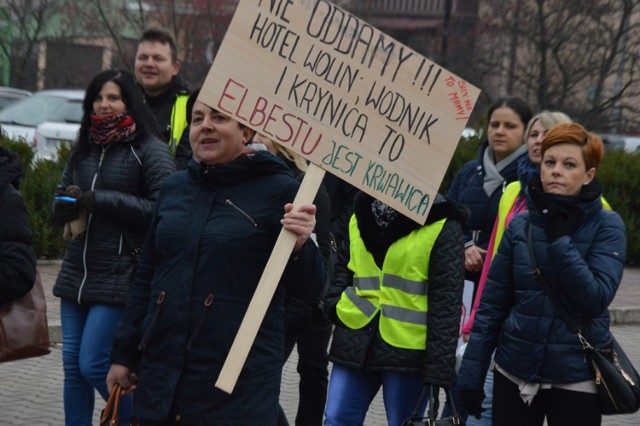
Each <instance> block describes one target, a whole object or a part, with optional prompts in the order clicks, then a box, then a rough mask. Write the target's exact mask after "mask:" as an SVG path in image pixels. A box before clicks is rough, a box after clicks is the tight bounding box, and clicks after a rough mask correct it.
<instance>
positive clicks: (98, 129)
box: [89, 111, 136, 145]
mask: <svg viewBox="0 0 640 426" xmlns="http://www.w3.org/2000/svg"><path fill="white" fill-rule="evenodd" d="M89 118H90V119H91V127H90V128H89V132H90V134H91V139H92V140H93V141H94V142H95V143H96V144H98V145H111V144H112V143H114V142H117V141H119V140H121V139H123V138H126V137H127V136H129V135H131V134H133V133H134V132H135V131H136V122H135V121H133V117H131V116H130V115H129V114H127V113H126V111H125V112H121V113H119V114H111V115H96V114H91V116H90V117H89Z"/></svg>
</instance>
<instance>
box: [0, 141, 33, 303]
mask: <svg viewBox="0 0 640 426" xmlns="http://www.w3.org/2000/svg"><path fill="white" fill-rule="evenodd" d="M21 176H22V163H21V162H20V157H19V156H18V154H16V153H15V152H13V151H11V150H9V149H7V148H4V147H0V305H2V304H3V303H6V302H9V301H12V300H15V299H18V298H19V297H21V296H23V295H25V294H26V293H27V292H28V291H29V290H31V288H32V287H33V282H34V281H35V276H36V254H35V251H34V250H33V247H32V245H31V227H30V226H29V217H28V215H27V209H26V205H25V202H24V199H23V198H22V196H21V195H20V193H19V192H18V188H19V182H20V177H21Z"/></svg>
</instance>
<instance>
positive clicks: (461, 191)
mask: <svg viewBox="0 0 640 426" xmlns="http://www.w3.org/2000/svg"><path fill="white" fill-rule="evenodd" d="M488 147H489V143H488V142H487V141H485V142H484V144H483V145H482V148H481V149H480V153H479V154H478V158H477V159H475V160H472V161H469V162H467V163H465V165H464V166H462V169H460V171H459V172H458V173H457V174H456V176H455V177H454V179H453V182H452V183H451V187H450V188H449V191H447V199H449V200H452V201H455V202H456V203H460V204H462V205H465V206H467V207H468V208H469V210H470V211H471V217H470V218H469V220H468V221H467V223H466V224H465V225H464V226H463V228H462V230H463V233H464V239H465V242H470V241H473V242H474V243H475V245H477V246H478V247H481V248H483V249H486V248H487V245H488V244H489V238H490V237H491V231H492V230H493V224H494V222H495V220H496V216H497V215H498V204H499V203H500V197H501V196H502V193H503V192H504V189H505V187H506V186H507V185H508V184H509V183H511V182H514V181H516V180H518V162H519V159H520V158H522V156H526V155H527V152H526V150H525V151H524V153H523V154H522V155H521V156H520V157H518V158H517V159H515V160H514V161H512V162H511V163H510V164H508V165H507V166H506V167H505V168H504V169H502V170H501V171H500V175H501V176H502V178H503V179H504V182H503V184H502V185H501V186H499V187H498V188H497V189H496V190H495V191H493V193H492V194H491V195H490V196H488V195H487V193H486V192H485V191H484V188H483V185H484V178H485V170H484V166H483V158H484V153H485V151H486V150H487V148H488ZM474 231H479V232H474Z"/></svg>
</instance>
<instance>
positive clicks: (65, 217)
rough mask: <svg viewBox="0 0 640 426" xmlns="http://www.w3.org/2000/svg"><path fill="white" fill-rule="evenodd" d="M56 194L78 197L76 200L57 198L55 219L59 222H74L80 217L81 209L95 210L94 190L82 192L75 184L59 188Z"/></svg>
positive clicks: (54, 204)
mask: <svg viewBox="0 0 640 426" xmlns="http://www.w3.org/2000/svg"><path fill="white" fill-rule="evenodd" d="M56 195H66V196H68V197H73V198H75V199H76V201H75V202H69V201H64V200H56V201H55V202H54V203H53V220H54V222H56V223H58V224H61V225H62V224H64V223H67V222H73V221H74V220H76V219H78V217H80V215H79V211H80V209H82V210H85V211H87V212H88V213H93V212H94V211H95V205H96V197H95V193H94V192H93V191H86V192H82V191H81V190H80V188H78V187H77V186H75V185H70V186H68V187H67V188H66V189H65V190H62V189H58V190H57V191H56Z"/></svg>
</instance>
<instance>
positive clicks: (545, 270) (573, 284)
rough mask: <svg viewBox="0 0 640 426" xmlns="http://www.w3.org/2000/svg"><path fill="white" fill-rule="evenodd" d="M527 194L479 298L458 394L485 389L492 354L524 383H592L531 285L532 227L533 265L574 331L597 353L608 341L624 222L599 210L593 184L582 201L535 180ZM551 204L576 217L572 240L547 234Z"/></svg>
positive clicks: (572, 342)
mask: <svg viewBox="0 0 640 426" xmlns="http://www.w3.org/2000/svg"><path fill="white" fill-rule="evenodd" d="M535 192H537V195H535V194H534V193H535ZM532 194H533V195H534V197H533V198H532V196H531V195H532ZM525 195H526V196H527V208H528V210H527V211H523V212H521V213H518V214H516V215H515V216H514V217H513V219H512V220H511V222H510V223H509V225H508V227H507V229H506V231H505V233H504V236H503V238H502V240H501V242H500V247H499V248H498V252H497V253H496V255H495V257H494V259H493V262H492V264H491V271H490V272H489V276H488V279H487V289H488V291H485V292H484V293H483V294H482V299H481V302H480V306H479V308H478V311H477V313H476V317H475V320H474V323H473V328H472V329H471V337H470V340H469V343H468V345H467V348H466V351H465V354H464V359H463V362H462V365H461V367H460V372H459V375H458V387H459V388H460V389H476V390H480V389H482V387H483V383H484V379H485V375H486V373H487V370H488V368H489V365H490V363H491V355H492V353H493V352H494V349H495V351H496V352H495V361H496V363H497V364H498V365H499V366H500V367H501V368H503V369H505V370H506V371H508V372H510V373H511V374H513V375H515V376H517V377H519V378H521V379H523V380H525V381H527V382H533V383H576V382H582V381H586V380H591V379H593V378H594V374H593V370H592V368H591V367H590V366H589V365H588V364H587V363H586V362H585V358H584V353H583V351H582V348H581V344H580V342H579V340H578V338H577V337H576V336H575V335H574V334H573V333H572V332H571V331H570V329H569V327H568V326H567V325H566V324H565V322H564V321H563V319H562V317H560V316H559V314H558V313H557V312H556V309H555V307H554V305H553V303H552V301H551V300H550V298H549V296H548V295H547V293H546V292H545V290H544V289H543V288H542V287H541V285H540V284H539V282H538V281H537V280H536V279H535V278H534V274H533V271H534V266H533V262H532V259H531V256H530V255H529V244H528V230H529V227H531V243H532V247H533V252H534V257H535V263H536V265H537V266H539V267H540V270H541V272H542V275H544V277H545V278H546V280H547V281H548V282H549V285H550V286H551V287H552V288H554V289H556V292H557V294H558V297H559V299H560V300H561V302H562V303H563V306H564V307H565V309H566V310H567V311H568V312H569V313H570V315H571V317H572V319H573V321H574V323H575V325H576V326H577V327H580V328H581V329H582V332H583V334H584V336H585V337H586V339H587V340H588V341H589V343H590V344H591V345H593V346H594V347H602V346H605V345H606V344H607V343H608V342H609V341H610V339H611V335H610V332H609V326H610V318H609V311H608V309H607V308H608V306H609V304H610V303H611V301H612V300H613V298H614V297H615V294H616V291H617V289H618V286H619V285H620V281H621V279H622V273H623V271H624V262H625V256H626V239H625V228H624V223H623V222H622V219H621V218H620V216H619V215H618V214H617V213H615V212H613V211H609V210H605V209H603V208H602V201H601V199H600V197H601V195H602V191H601V190H600V187H599V185H598V184H597V182H596V181H595V180H594V181H593V182H591V184H589V185H587V186H586V187H585V188H583V190H582V192H581V194H580V196H578V197H566V196H558V195H553V194H545V193H542V192H541V187H540V180H539V179H533V180H532V181H531V183H530V186H529V188H527V190H526V191H525ZM549 201H552V202H554V203H558V204H562V205H565V206H567V207H569V208H570V209H571V211H572V212H573V213H572V214H577V215H578V217H577V222H576V224H575V226H574V228H573V229H572V230H571V229H569V230H567V233H568V234H569V235H564V236H561V237H560V238H557V239H555V240H554V241H552V242H549V241H548V239H547V236H546V233H545V226H546V223H547V221H548V220H549V219H548V218H547V215H548V212H549V209H548V208H546V207H543V205H542V203H543V202H544V203H545V204H546V203H548V202H549Z"/></svg>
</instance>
